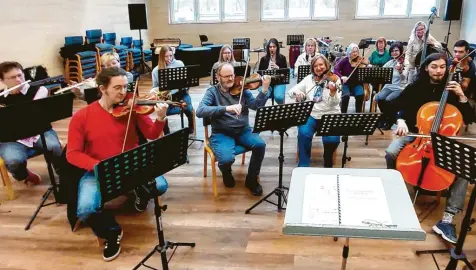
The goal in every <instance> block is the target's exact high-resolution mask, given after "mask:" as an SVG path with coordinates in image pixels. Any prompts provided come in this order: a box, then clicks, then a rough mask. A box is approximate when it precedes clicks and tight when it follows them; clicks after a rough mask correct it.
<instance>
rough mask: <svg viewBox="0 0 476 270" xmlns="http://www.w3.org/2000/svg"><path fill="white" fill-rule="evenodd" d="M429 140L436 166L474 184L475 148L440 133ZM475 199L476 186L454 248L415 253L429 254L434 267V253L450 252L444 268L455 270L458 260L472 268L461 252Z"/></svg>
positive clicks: (475, 170)
mask: <svg viewBox="0 0 476 270" xmlns="http://www.w3.org/2000/svg"><path fill="white" fill-rule="evenodd" d="M431 141H432V146H433V156H434V159H435V164H436V166H438V167H440V168H442V169H445V170H446V171H448V172H451V173H453V174H454V175H455V176H457V177H460V178H462V179H464V180H465V181H468V182H469V183H470V184H472V185H474V184H476V149H475V148H474V147H471V146H469V145H466V144H463V143H460V142H457V141H455V140H453V139H450V138H447V137H445V136H442V135H440V134H437V133H434V132H432V133H431ZM475 201H476V188H474V189H473V191H472V192H471V197H470V198H469V202H468V206H467V208H466V213H465V215H464V218H463V223H462V224H461V230H460V235H459V237H458V241H457V243H456V248H450V249H440V250H417V251H416V255H420V254H431V256H432V257H433V260H434V261H435V264H436V267H437V268H438V269H440V268H439V266H438V264H437V263H436V260H435V259H434V258H435V256H434V254H436V253H438V254H441V253H450V256H451V260H450V262H449V263H448V265H447V266H446V270H455V269H456V266H457V265H458V261H463V262H464V263H465V264H466V266H467V267H468V269H471V270H474V267H473V266H472V265H471V263H470V262H469V261H468V259H467V258H466V254H464V253H463V245H464V241H465V239H466V235H467V234H468V231H470V230H471V227H470V226H471V224H473V223H474V220H472V219H471V215H472V213H473V208H474V203H475Z"/></svg>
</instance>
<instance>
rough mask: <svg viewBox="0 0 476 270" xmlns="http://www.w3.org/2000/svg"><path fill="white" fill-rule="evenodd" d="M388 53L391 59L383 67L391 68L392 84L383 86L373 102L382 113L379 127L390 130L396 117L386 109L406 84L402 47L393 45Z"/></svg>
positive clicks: (399, 44) (397, 43) (397, 44)
mask: <svg viewBox="0 0 476 270" xmlns="http://www.w3.org/2000/svg"><path fill="white" fill-rule="evenodd" d="M390 52H391V54H392V58H393V59H392V60H390V61H388V62H387V63H385V65H383V67H391V68H393V77H392V83H391V84H386V85H384V87H383V88H382V90H380V92H379V93H378V94H377V95H376V96H375V101H376V102H377V105H378V106H379V109H380V111H381V112H382V113H383V116H382V118H381V121H382V122H381V126H380V127H381V128H384V129H387V130H388V129H390V128H391V126H392V125H393V123H395V120H396V119H395V117H396V116H395V115H394V114H392V113H389V111H390V110H389V109H388V107H390V106H391V102H392V101H393V100H394V99H396V98H397V97H398V96H399V95H400V93H401V92H402V90H403V86H404V85H405V83H406V79H405V73H404V72H403V61H404V58H403V55H402V54H403V45H402V44H401V43H400V42H396V43H393V44H392V46H390Z"/></svg>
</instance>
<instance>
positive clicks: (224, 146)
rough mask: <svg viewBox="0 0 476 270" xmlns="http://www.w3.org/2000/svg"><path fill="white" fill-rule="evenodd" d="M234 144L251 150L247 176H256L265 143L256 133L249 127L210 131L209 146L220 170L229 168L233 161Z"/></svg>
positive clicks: (258, 171) (252, 177)
mask: <svg viewBox="0 0 476 270" xmlns="http://www.w3.org/2000/svg"><path fill="white" fill-rule="evenodd" d="M236 145H241V146H243V147H244V148H245V149H246V150H251V159H250V165H249V166H248V177H249V178H251V179H254V178H256V177H257V176H258V175H259V173H260V170H261V163H262V162H263V158H264V153H265V150H266V143H265V142H264V140H263V139H262V138H261V137H260V136H259V134H257V133H253V132H251V127H245V128H243V129H236V130H230V131H229V132H227V133H226V134H225V133H212V135H211V136H210V147H211V148H212V150H213V153H214V154H215V157H216V159H217V162H218V166H219V168H220V170H222V172H223V170H224V169H229V168H230V167H231V164H233V163H234V162H235V156H236V154H235V153H236V152H235V148H236Z"/></svg>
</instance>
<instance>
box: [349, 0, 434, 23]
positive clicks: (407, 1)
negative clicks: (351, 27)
mask: <svg viewBox="0 0 476 270" xmlns="http://www.w3.org/2000/svg"><path fill="white" fill-rule="evenodd" d="M438 6H439V0H357V9H356V15H355V17H356V18H365V19H367V18H372V17H376V18H380V17H397V18H398V17H400V18H405V17H410V16H429V15H430V14H431V8H432V7H438Z"/></svg>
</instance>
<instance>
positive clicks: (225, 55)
mask: <svg viewBox="0 0 476 270" xmlns="http://www.w3.org/2000/svg"><path fill="white" fill-rule="evenodd" d="M221 63H230V64H232V65H233V66H234V67H236V66H239V65H240V63H239V62H236V61H235V56H234V55H233V48H232V47H231V46H230V45H229V44H225V45H223V47H222V48H221V50H220V55H219V56H218V62H215V64H213V67H212V71H211V72H210V75H211V76H213V70H215V69H217V67H218V66H219V65H220V64H221ZM210 81H211V82H210V84H213V78H212V79H211V80H210Z"/></svg>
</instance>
